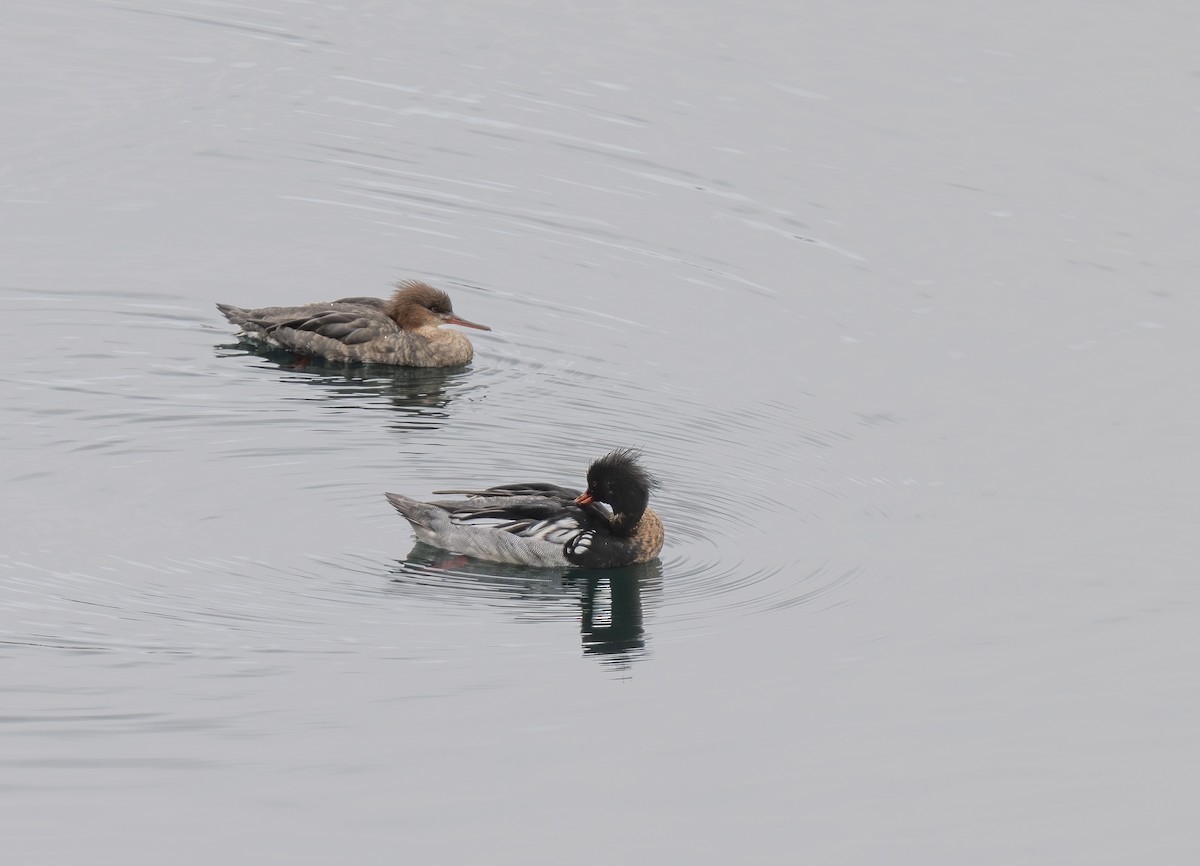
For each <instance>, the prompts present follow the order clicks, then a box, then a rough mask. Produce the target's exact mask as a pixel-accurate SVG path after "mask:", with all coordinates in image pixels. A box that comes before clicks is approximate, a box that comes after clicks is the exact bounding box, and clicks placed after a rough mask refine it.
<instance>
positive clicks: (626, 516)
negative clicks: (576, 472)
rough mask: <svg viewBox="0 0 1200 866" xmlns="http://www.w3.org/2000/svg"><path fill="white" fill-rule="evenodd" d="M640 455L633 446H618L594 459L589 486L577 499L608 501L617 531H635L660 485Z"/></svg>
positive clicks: (581, 500)
mask: <svg viewBox="0 0 1200 866" xmlns="http://www.w3.org/2000/svg"><path fill="white" fill-rule="evenodd" d="M640 457H641V455H640V454H639V453H638V452H637V451H635V450H634V449H632V448H619V449H617V450H616V451H613V452H611V453H609V454H605V455H604V456H603V457H601V458H600V459H599V460H596V461H594V462H593V463H592V465H591V466H589V467H588V471H587V490H585V491H584V492H583V493H582V494H580V495H579V497H578V498H577V499H576V500H575V503H576V504H577V505H590V504H591V503H593V502H603V503H604V504H606V505H607V506H608V507H609V508H611V509H612V511H613V516H612V528H613V531H614V532H616V533H618V534H628V533H630V532H633V530H634V528H635V527H636V526H637V524H638V521H639V520H641V519H642V515H643V514H644V513H645V512H646V506H647V505H649V503H650V491H651V490H652V489H653V488H655V487H657V486H658V482H657V481H655V480H654V479H653V478H652V477H651V476H650V473H648V472H647V471H646V470H645V469H644V468H642V465H641V463H639V462H638V459H639V458H640Z"/></svg>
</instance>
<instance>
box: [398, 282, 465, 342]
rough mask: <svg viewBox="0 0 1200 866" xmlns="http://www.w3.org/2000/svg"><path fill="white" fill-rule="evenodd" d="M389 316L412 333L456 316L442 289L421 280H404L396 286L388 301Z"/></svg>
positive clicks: (448, 297) (447, 296)
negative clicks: (440, 320)
mask: <svg viewBox="0 0 1200 866" xmlns="http://www.w3.org/2000/svg"><path fill="white" fill-rule="evenodd" d="M430 313H432V314H433V315H432V316H431V315H430ZM387 314H388V315H389V316H390V317H391V318H392V319H393V320H394V321H395V322H396V324H397V325H399V326H400V327H401V328H402V329H404V330H405V331H412V330H415V329H417V328H420V327H421V326H422V325H427V324H430V323H431V322H433V323H435V324H436V320H437V319H442V318H445V317H446V316H452V315H454V306H453V305H452V304H451V303H450V296H449V295H447V294H446V293H445V292H443V291H442V290H441V289H435V288H434V287H433V286H431V285H429V284H428V283H423V282H421V281H420V280H404V281H403V282H400V283H397V284H396V292H395V294H393V295H392V296H391V298H389V299H388V302H387Z"/></svg>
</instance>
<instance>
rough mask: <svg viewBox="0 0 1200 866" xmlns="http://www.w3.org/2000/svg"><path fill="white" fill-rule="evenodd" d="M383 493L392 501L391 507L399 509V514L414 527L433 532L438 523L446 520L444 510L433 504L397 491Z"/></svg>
mask: <svg viewBox="0 0 1200 866" xmlns="http://www.w3.org/2000/svg"><path fill="white" fill-rule="evenodd" d="M383 495H384V496H386V497H387V501H388V502H390V503H392V508H395V509H396V510H397V511H399V512H400V514H401V516H402V517H403V518H404V519H405V520H407V521H408V522H409V523H411V524H412V525H413V526H414V527H419V528H421V529H427V530H429V531H430V532H435V531H437V529H438V526H439V524H441V523H445V522H446V512H445V511H443V510H442V509H440V508H438V507H437V506H435V505H430V504H429V503H427V502H418V501H417V500H416V499H409V498H408V497H407V496H402V495H400V494H399V493H385V494H383Z"/></svg>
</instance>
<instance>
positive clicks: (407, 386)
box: [216, 340, 468, 430]
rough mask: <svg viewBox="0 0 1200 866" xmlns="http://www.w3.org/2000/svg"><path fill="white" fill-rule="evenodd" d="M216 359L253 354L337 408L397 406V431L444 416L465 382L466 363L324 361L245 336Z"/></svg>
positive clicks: (433, 423)
mask: <svg viewBox="0 0 1200 866" xmlns="http://www.w3.org/2000/svg"><path fill="white" fill-rule="evenodd" d="M216 350H217V353H218V356H219V357H222V358H230V357H246V356H252V357H254V358H258V359H260V360H261V361H263V362H264V363H261V364H258V365H257V366H258V368H259V369H262V370H271V371H274V372H275V373H277V374H279V378H280V381H284V382H292V383H299V384H303V385H307V386H310V387H312V388H315V389H316V391H315V392H314V396H313V397H312V398H309V399H314V400H320V401H322V402H326V403H328V404H330V405H331V406H333V407H334V408H337V409H342V408H345V409H355V408H360V409H363V408H365V409H379V408H385V409H396V410H399V415H398V416H397V418H396V419H395V420H394V422H393V423H392V425H391V426H394V427H396V428H397V429H401V430H406V429H427V428H429V427H430V426H440V425H439V424H438V422H439V421H442V420H445V419H448V418H449V417H450V413H449V411H448V410H447V407H448V406H449V404H450V403H451V402H452V401H453V399H454V397H455V396H457V394H458V393H460V392H461V390H463V389H464V388H465V387H466V385H467V378H468V377H467V367H466V366H462V367H393V366H390V365H384V364H357V363H341V362H337V361H326V360H324V359H322V358H309V357H307V356H303V355H296V354H294V353H292V352H289V351H287V350H286V349H277V348H272V347H267V346H263V345H261V344H259V343H254V342H251V341H248V340H239V341H238V342H237V343H232V344H223V345H218V346H216Z"/></svg>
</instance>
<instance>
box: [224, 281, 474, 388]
mask: <svg viewBox="0 0 1200 866" xmlns="http://www.w3.org/2000/svg"><path fill="white" fill-rule="evenodd" d="M217 309H218V310H220V311H221V313H222V314H224V316H225V318H227V319H228V320H229V321H230V322H232V323H233V324H235V325H237V326H238V327H239V328H241V330H240V331H239V332H238V335H239V336H241V337H245V338H247V339H249V340H252V341H254V342H258V343H265V344H266V345H268V346H274V347H278V348H281V349H289V350H291V351H293V352H296V353H297V354H300V355H306V356H317V357H321V358H325V359H326V360H328V361H342V362H354V363H363V364H391V365H393V366H398V367H458V366H461V365H463V364H466V363H467V362H469V361H470V360H471V358H472V357H474V354H475V349H474V347H473V346H472V345H471V341H470V340H468V339H467V338H466V336H464V335H463V334H460V333H459V332H457V331H443V330H442V329H441V328H440V326H441V325H461V326H462V327H464V328H476V329H478V330H480V331H490V330H491V328H489V327H488V326H487V325H480V324H477V323H475V322H469V321H467V320H466V319H464V318H462V317H460V316H457V315H455V313H454V306H453V305H452V304H451V303H450V296H449V295H447V294H446V293H445V292H443V291H442V290H441V289H435V288H434V287H433V286H431V285H429V284H428V283H423V282H421V281H420V280H405V281H403V282H400V283H397V284H396V291H395V293H394V294H393V295H392V296H391V298H389V299H387V300H384V299H383V298H342V299H340V300H337V301H327V302H324V303H316V304H304V305H302V306H298V307H260V308H258V309H253V310H246V309H242V308H241V307H235V306H233V305H232V304H217Z"/></svg>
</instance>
